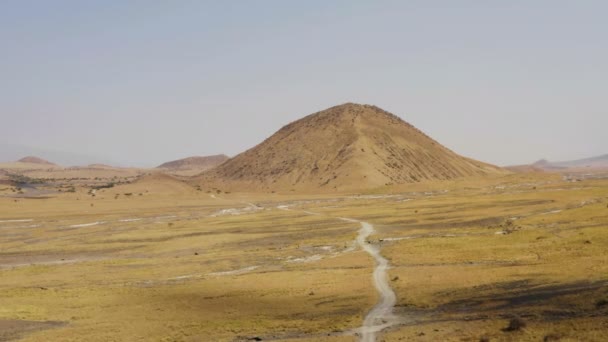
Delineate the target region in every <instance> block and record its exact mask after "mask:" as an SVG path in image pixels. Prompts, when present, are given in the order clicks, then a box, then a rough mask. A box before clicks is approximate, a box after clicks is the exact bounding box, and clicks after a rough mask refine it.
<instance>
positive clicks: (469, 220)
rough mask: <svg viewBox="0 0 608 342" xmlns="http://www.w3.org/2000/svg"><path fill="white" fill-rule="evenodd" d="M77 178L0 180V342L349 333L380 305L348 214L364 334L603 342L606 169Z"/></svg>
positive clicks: (371, 301)
mask: <svg viewBox="0 0 608 342" xmlns="http://www.w3.org/2000/svg"><path fill="white" fill-rule="evenodd" d="M112 185H114V184H112ZM3 187H4V188H3ZM94 188H95V189H93V188H92V187H90V186H88V185H86V184H81V183H77V184H74V185H73V186H72V185H71V187H70V188H69V191H62V192H61V193H54V194H53V195H51V196H34V197H29V196H13V194H15V192H16V191H17V190H16V189H15V188H14V187H13V186H9V185H6V186H1V185H0V190H1V192H2V195H4V196H2V197H0V236H1V239H0V341H2V340H16V339H19V340H21V341H85V340H86V341H131V340H132V341H138V340H139V341H266V340H271V341H272V340H278V341H356V340H358V339H359V338H361V334H362V330H361V329H362V328H361V327H362V325H363V321H364V319H365V317H366V315H367V313H368V312H370V310H372V308H373V307H374V306H375V305H376V304H377V303H378V302H379V300H380V298H379V293H378V291H377V289H376V287H375V284H374V281H373V278H372V273H373V272H374V268H375V266H376V262H377V260H374V258H372V257H371V256H370V254H369V253H366V251H365V250H364V249H363V248H362V246H361V245H360V244H358V243H357V241H356V239H357V237H358V236H359V235H358V234H359V230H360V229H361V224H360V222H366V223H369V224H370V225H373V228H374V231H373V233H372V234H371V235H369V236H366V237H365V241H364V243H365V244H369V245H370V246H374V248H377V249H378V250H379V251H380V253H381V255H382V256H383V257H384V258H385V259H386V260H387V261H388V266H389V267H388V271H387V272H388V274H387V276H386V277H387V282H388V284H389V285H390V288H391V289H392V290H393V291H394V293H395V295H396V303H395V305H394V307H393V308H392V314H393V315H394V322H392V323H391V324H390V325H389V326H387V327H386V329H383V330H382V331H379V332H378V334H377V336H376V338H377V340H378V341H410V340H417V341H558V340H559V341H602V340H605V339H606V337H607V335H606V334H607V333H606V332H607V331H608V248H607V247H608V230H607V228H608V179H601V178H600V179H582V180H579V181H571V180H568V179H565V178H563V177H562V176H560V175H557V174H546V173H538V174H507V175H500V176H495V177H485V178H483V179H475V178H463V179H458V180H452V181H436V182H421V183H416V184H408V185H403V186H391V187H386V188H378V189H375V190H373V191H366V192H362V193H342V194H340V193H324V194H304V193H298V194H295V193H289V192H284V193H281V192H277V193H266V194H262V193H257V194H255V193H251V194H248V193H236V192H232V193H226V192H224V191H222V189H214V190H207V189H201V188H200V187H197V186H194V185H190V184H188V183H186V182H182V181H180V180H178V179H175V178H173V177H170V176H166V175H151V176H147V177H141V178H139V179H135V180H125V182H124V183H122V184H117V185H114V186H108V187H104V186H96V187H94ZM26 194H27V192H26ZM344 218H347V219H350V220H344Z"/></svg>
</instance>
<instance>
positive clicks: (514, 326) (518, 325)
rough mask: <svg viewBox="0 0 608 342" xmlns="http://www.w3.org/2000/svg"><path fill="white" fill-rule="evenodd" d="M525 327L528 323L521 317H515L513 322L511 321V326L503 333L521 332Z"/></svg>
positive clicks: (512, 319)
mask: <svg viewBox="0 0 608 342" xmlns="http://www.w3.org/2000/svg"><path fill="white" fill-rule="evenodd" d="M525 327H526V322H525V321H524V320H523V319H521V318H519V317H515V318H511V320H510V321H509V325H508V326H507V327H506V328H504V329H502V331H507V332H509V331H519V330H521V329H523V328H525Z"/></svg>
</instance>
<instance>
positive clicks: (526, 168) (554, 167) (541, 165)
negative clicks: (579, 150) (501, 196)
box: [506, 154, 608, 172]
mask: <svg viewBox="0 0 608 342" xmlns="http://www.w3.org/2000/svg"><path fill="white" fill-rule="evenodd" d="M506 169H509V170H511V171H514V172H562V171H566V172H573V171H594V170H608V154H604V155H601V156H597V157H591V158H585V159H577V160H570V161H558V162H552V161H548V160H546V159H541V160H539V161H536V162H534V163H532V164H529V165H515V166H507V167H506Z"/></svg>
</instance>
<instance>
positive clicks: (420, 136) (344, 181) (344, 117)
mask: <svg viewBox="0 0 608 342" xmlns="http://www.w3.org/2000/svg"><path fill="white" fill-rule="evenodd" d="M504 172H506V171H504V170H502V169H500V168H498V167H496V166H493V165H489V164H485V163H482V162H478V161H475V160H472V159H469V158H465V157H462V156H459V155H457V154H456V153H454V152H452V151H450V150H449V149H447V148H445V147H443V146H442V145H441V144H439V143H438V142H436V141H435V140H433V139H431V138H430V137H428V136H427V135H425V134H424V133H422V132H421V131H420V130H418V129H417V128H415V127H414V126H412V125H410V124H409V123H407V122H405V121H403V120H402V119H400V118H399V117H397V116H395V115H393V114H391V113H389V112H387V111H385V110H382V109H380V108H378V107H376V106H371V105H360V104H354V103H346V104H343V105H339V106H335V107H332V108H329V109H326V110H323V111H320V112H317V113H314V114H311V115H308V116H306V117H304V118H302V119H300V120H297V121H295V122H292V123H290V124H288V125H287V126H285V127H283V128H281V129H280V130H279V131H278V132H276V133H275V134H274V135H272V136H271V137H269V138H268V139H266V140H265V141H264V142H262V143H261V144H259V145H257V146H255V147H254V148H252V149H250V150H248V151H246V152H243V153H241V154H239V155H238V156H236V157H234V158H232V159H230V160H228V161H226V162H225V163H223V164H221V165H219V166H218V167H216V168H214V169H213V170H210V171H209V172H205V173H203V174H202V175H200V176H199V177H198V180H199V181H200V182H201V183H202V184H203V185H205V184H207V185H212V186H217V187H221V188H222V189H226V190H232V191H249V190H279V189H280V190H322V189H327V190H334V191H335V190H355V189H364V188H373V187H378V186H383V185H390V184H402V183H411V182H419V181H424V180H447V179H453V178H457V177H465V176H476V175H487V174H495V173H504Z"/></svg>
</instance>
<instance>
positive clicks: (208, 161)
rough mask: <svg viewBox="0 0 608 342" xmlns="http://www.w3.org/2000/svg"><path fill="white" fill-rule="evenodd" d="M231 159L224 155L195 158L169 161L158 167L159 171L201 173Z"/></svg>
mask: <svg viewBox="0 0 608 342" xmlns="http://www.w3.org/2000/svg"><path fill="white" fill-rule="evenodd" d="M228 159H230V158H229V157H228V156H226V155H224V154H218V155H213V156H202V157H201V156H194V157H188V158H183V159H178V160H173V161H169V162H166V163H163V164H161V165H159V166H157V167H156V168H157V169H169V170H186V169H199V170H201V171H204V170H209V169H211V168H213V167H215V166H217V165H220V164H221V163H223V162H225V161H226V160H228Z"/></svg>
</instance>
